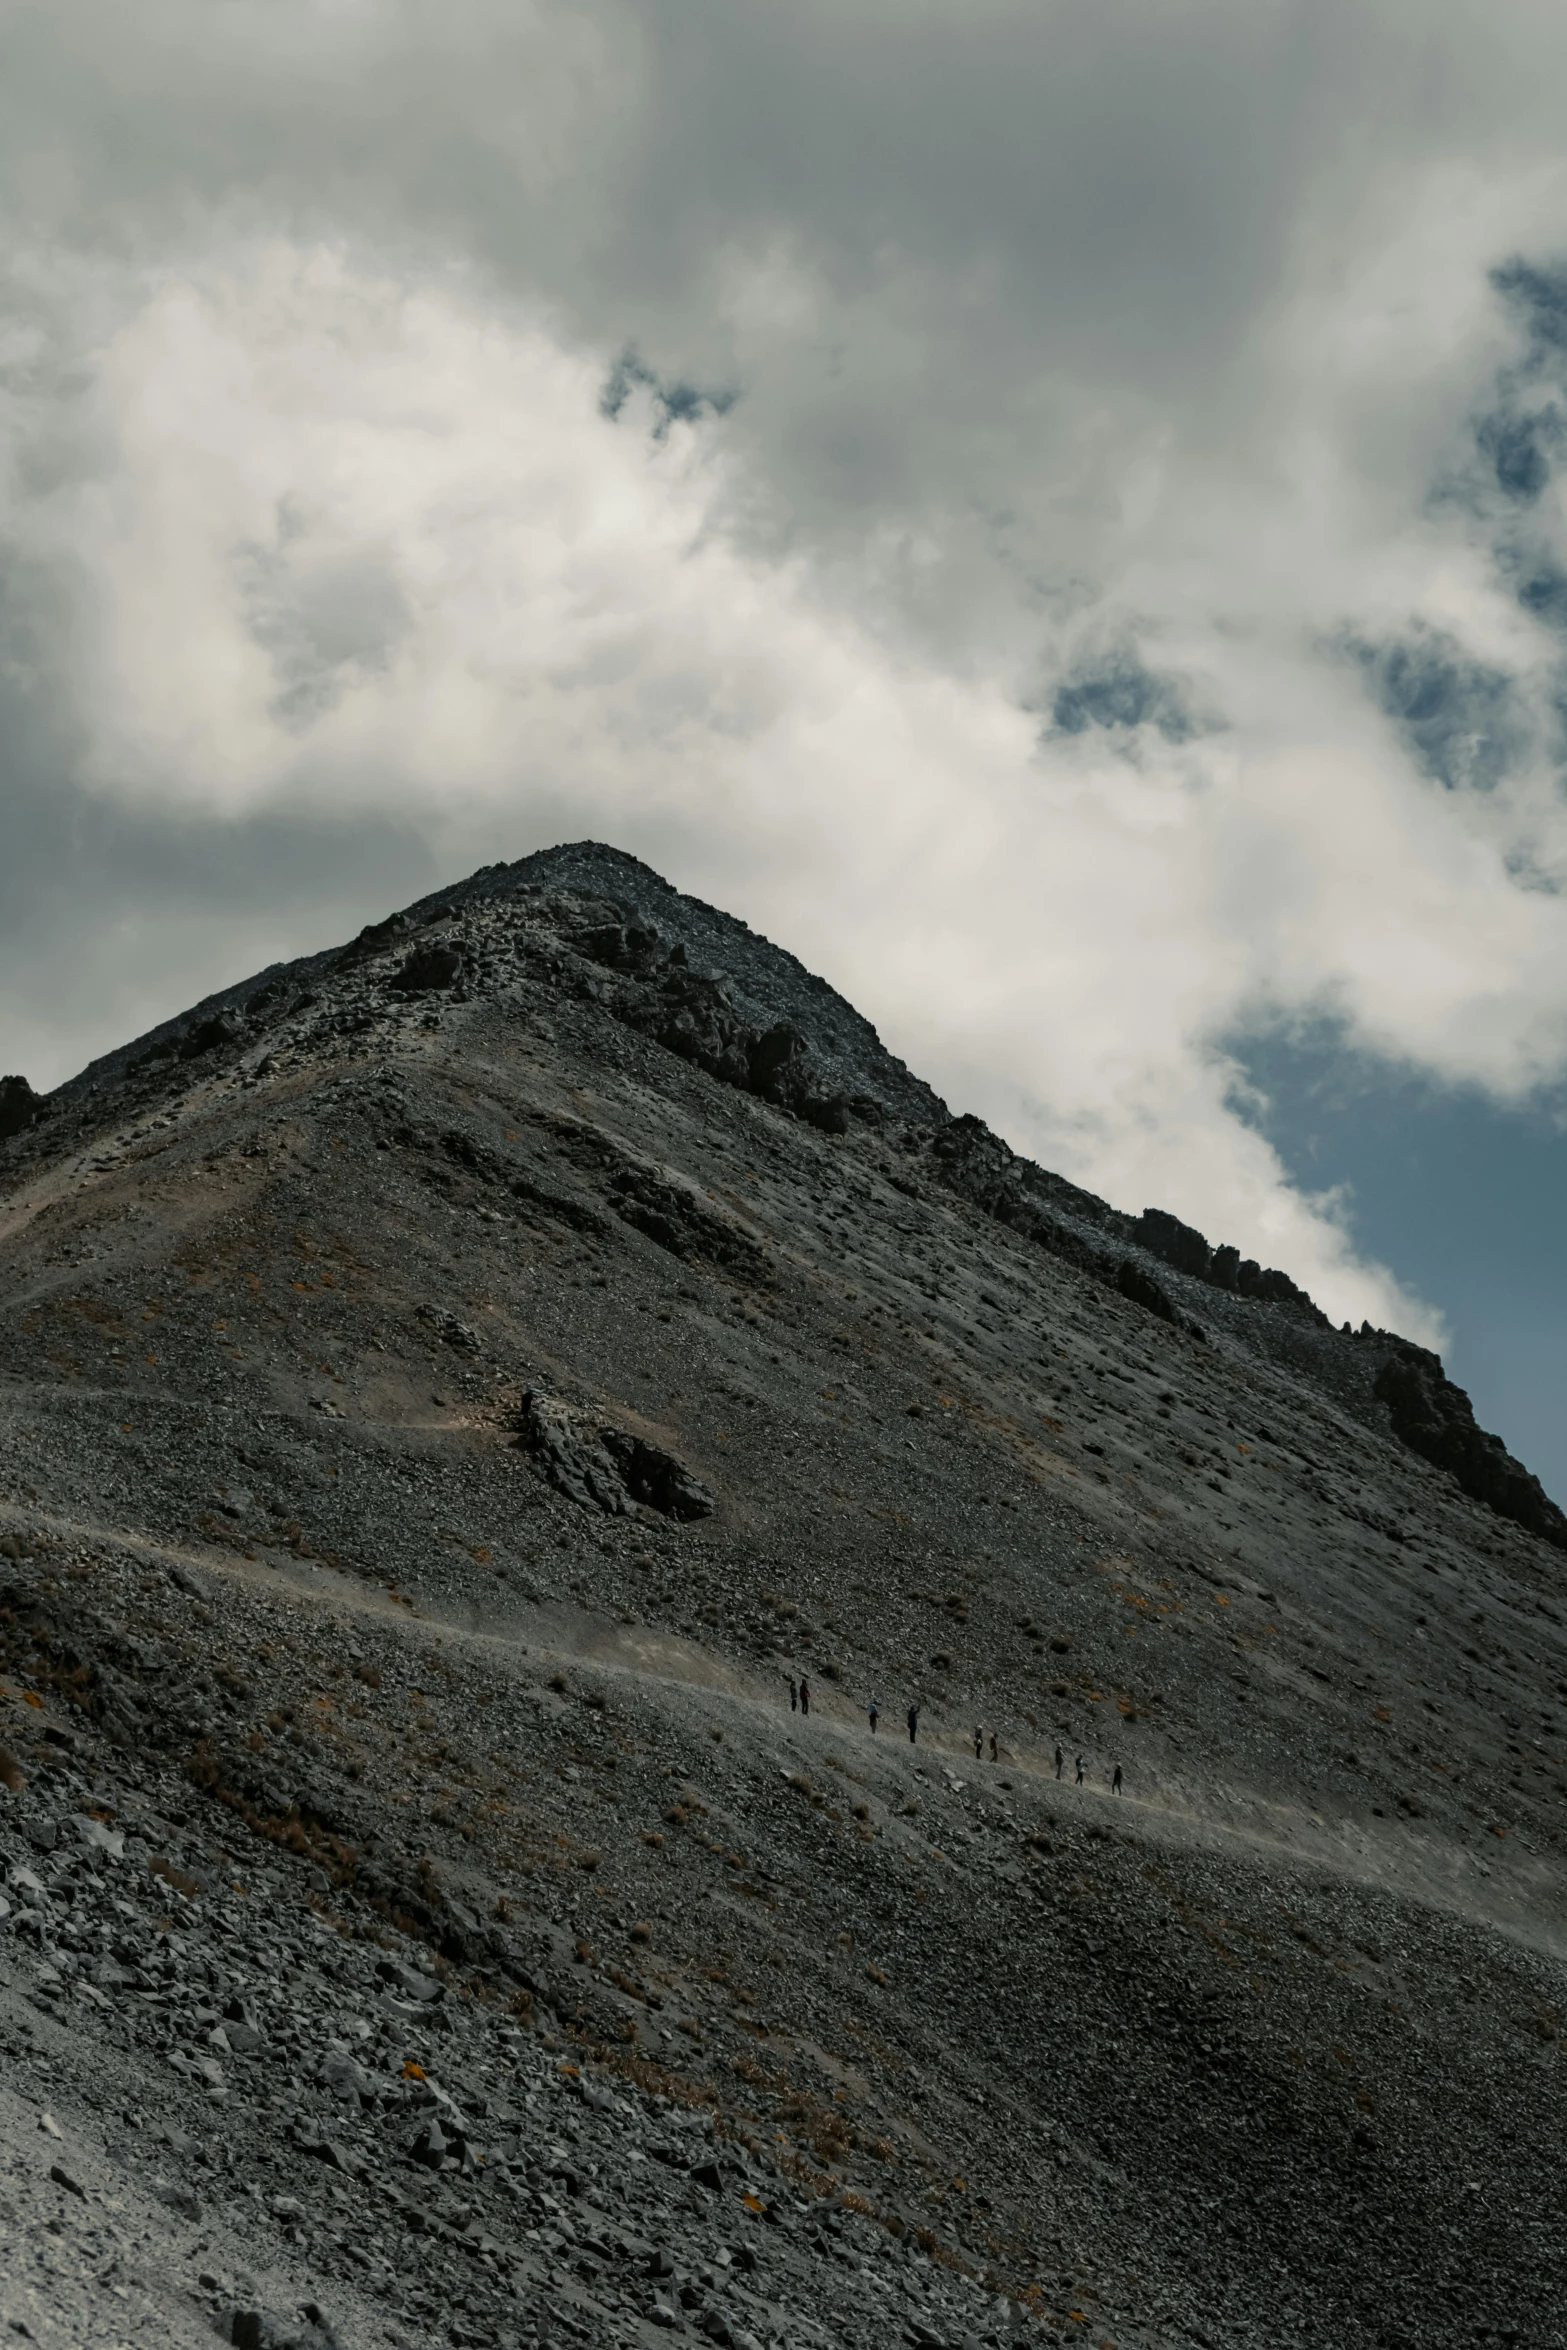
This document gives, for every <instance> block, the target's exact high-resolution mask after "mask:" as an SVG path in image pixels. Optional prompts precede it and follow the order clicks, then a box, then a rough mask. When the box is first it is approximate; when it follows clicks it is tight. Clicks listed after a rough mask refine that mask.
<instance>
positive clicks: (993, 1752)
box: [990, 1730, 1001, 1762]
mask: <svg viewBox="0 0 1567 2350" xmlns="http://www.w3.org/2000/svg"><path fill="white" fill-rule="evenodd" d="M990 1759H991V1761H992V1762H999V1761H1000V1760H1001V1757H1000V1755H999V1754H998V1753H997V1752H996V1733H995V1731H994V1730H992V1731H991V1733H990Z"/></svg>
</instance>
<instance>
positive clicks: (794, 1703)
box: [789, 1677, 800, 1714]
mask: <svg viewBox="0 0 1567 2350" xmlns="http://www.w3.org/2000/svg"><path fill="white" fill-rule="evenodd" d="M799 1710H800V1692H799V1689H798V1688H797V1687H796V1685H795V1682H794V1680H793V1678H792V1677H791V1679H790V1682H789V1711H790V1712H791V1713H792V1714H797V1713H798V1712H799Z"/></svg>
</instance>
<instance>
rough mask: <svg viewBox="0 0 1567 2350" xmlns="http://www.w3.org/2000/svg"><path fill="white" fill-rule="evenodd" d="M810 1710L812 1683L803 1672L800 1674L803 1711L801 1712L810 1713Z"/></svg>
mask: <svg viewBox="0 0 1567 2350" xmlns="http://www.w3.org/2000/svg"><path fill="white" fill-rule="evenodd" d="M810 1710H811V1684H810V1682H809V1681H807V1679H806V1678H805V1675H804V1674H803V1673H802V1674H801V1675H800V1711H801V1713H802V1714H808V1713H809V1712H810Z"/></svg>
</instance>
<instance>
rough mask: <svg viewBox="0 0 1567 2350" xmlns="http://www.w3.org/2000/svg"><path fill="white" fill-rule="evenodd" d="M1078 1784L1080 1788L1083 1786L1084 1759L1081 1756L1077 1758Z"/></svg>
mask: <svg viewBox="0 0 1567 2350" xmlns="http://www.w3.org/2000/svg"><path fill="white" fill-rule="evenodd" d="M1077 1784H1078V1785H1079V1787H1081V1785H1082V1784H1083V1758H1082V1756H1081V1755H1079V1756H1078V1758H1077Z"/></svg>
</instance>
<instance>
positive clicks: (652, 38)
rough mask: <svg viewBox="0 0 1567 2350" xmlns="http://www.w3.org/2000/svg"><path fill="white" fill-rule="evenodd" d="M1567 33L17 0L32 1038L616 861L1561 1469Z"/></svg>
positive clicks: (9, 243)
mask: <svg viewBox="0 0 1567 2350" xmlns="http://www.w3.org/2000/svg"><path fill="white" fill-rule="evenodd" d="M1564 74H1567V17H1564V16H1563V15H1562V12H1561V10H1560V9H1559V8H1554V7H1552V8H1548V7H1546V6H1544V5H1538V4H1536V0H1492V5H1491V6H1490V7H1488V8H1486V9H1484V10H1475V9H1473V8H1457V7H1453V6H1450V5H1448V4H1447V0H1355V5H1354V6H1346V5H1342V4H1341V0H1298V4H1285V0H1187V5H1185V6H1183V7H1182V8H1180V9H1172V8H1170V7H1168V6H1167V5H1164V4H1163V0H1095V4H1094V5H1093V6H1092V7H1088V6H1084V5H1082V4H1081V0H1072V4H1071V5H1065V4H1062V0H945V4H944V5H934V4H929V0H794V5H792V6H790V7H788V8H779V7H766V8H764V7H761V6H758V5H755V4H754V0H682V4H681V5H679V6H675V5H672V4H671V0H641V4H640V5H625V6H622V5H618V4H617V0H570V5H561V6H553V5H550V4H548V0H544V4H537V0H443V4H442V5H441V6H440V7H439V8H437V7H436V6H434V5H433V4H432V0H417V4H414V0H409V4H406V5H398V4H396V0H219V4H215V0H139V5H138V6H137V7H136V8H135V9H134V10H130V9H126V8H125V7H124V6H123V5H122V4H120V0H115V4H114V5H108V4H107V0H76V4H75V5H74V6H72V7H71V8H69V9H61V8H59V7H58V6H57V5H53V4H51V0H8V5H6V6H5V7H4V8H0V209H3V222H0V228H3V234H0V825H3V835H0V842H3V855H0V1067H4V1068H16V1069H20V1070H22V1071H24V1072H25V1073H26V1074H27V1075H28V1076H29V1077H30V1078H31V1079H32V1081H33V1083H34V1084H35V1085H39V1086H44V1085H48V1084H51V1083H54V1082H57V1081H58V1080H59V1079H60V1078H61V1077H63V1076H65V1075H67V1074H68V1073H69V1072H70V1071H71V1070H72V1069H74V1068H76V1067H78V1066H79V1065H80V1064H81V1063H82V1062H83V1061H84V1060H86V1059H87V1058H89V1057H90V1056H91V1055H92V1054H93V1053H94V1052H96V1051H99V1050H102V1049H103V1048H104V1047H106V1046H108V1045H110V1044H112V1043H115V1042H117V1041H119V1040H121V1039H122V1038H123V1037H124V1036H126V1035H127V1034H130V1033H134V1032H135V1031H137V1030H139V1029H141V1028H143V1027H145V1026H147V1025H148V1024H149V1023H150V1022H151V1021H152V1020H154V1019H156V1018H160V1017H163V1016H164V1015H166V1014H168V1013H170V1012H172V1011H174V1010H177V1009H178V1008H180V1007H181V1006H183V1005H184V1004H185V1003H186V1002H188V1001H190V1000H192V999H193V998H195V997H196V996H198V995H200V994H202V993H204V992H206V991H208V990H209V989H211V988H214V987H217V986H220V985H221V984H222V983H223V981H224V980H225V979H228V978H231V977H236V976H239V975H241V974H243V973H246V972H248V971H250V970H252V969H254V968H257V967H259V966H260V965H262V964H264V963H266V962H268V961H270V960H272V959H273V958H275V957H277V956H280V955H285V954H290V953H296V952H300V951H302V950H304V949H306V948H309V947H314V946H317V945H320V944H323V943H325V942H328V941H330V940H333V939H336V938H338V937H341V936H344V935H346V934H348V933H349V932H351V931H352V930H353V929H355V928H357V926H358V925H359V924H360V923H361V922H363V921H365V920H367V919H370V918H372V917H374V916H378V915H380V914H381V913H383V912H385V911H386V910H387V909H388V908H389V907H390V906H391V905H393V904H396V903H398V902H401V901H405V900H406V899H408V898H410V897H412V896H413V895H415V894H417V893H418V892H419V891H421V890H423V889H425V888H427V887H429V886H431V885H432V884H434V883H435V882H436V881H438V880H441V879H446V878H450V877H453V876H455V875H457V874H460V873H461V872H463V871H465V870H467V869H468V868H470V867H471V866H473V865H476V864H479V863H482V862H485V861H488V860H489V859H491V858H494V857H513V856H518V855H521V854H524V853H526V852H527V851H528V850H530V849H532V848H536V847H539V846H542V845H544V844H546V843H548V842H550V841H553V840H558V839H569V838H576V837H581V836H584V835H594V836H597V837H600V838H604V839H608V840H612V841H615V842H618V843H619V844H621V845H622V846H624V847H626V848H629V849H632V850H634V851H636V852H637V853H638V854H640V855H643V856H645V857H647V858H648V859H649V860H650V861H651V862H653V863H655V864H656V865H658V866H659V867H660V868H661V869H662V870H664V871H665V872H667V873H668V874H669V875H670V876H671V877H672V878H673V879H675V880H676V881H678V882H679V883H680V884H681V885H682V886H683V887H686V888H688V889H693V890H696V891H698V892H699V893H701V894H703V895H705V896H708V897H711V898H714V899H716V900H718V901H719V902H721V903H723V904H725V905H727V906H730V907H732V908H733V909H734V910H736V911H737V912H740V913H742V914H744V915H745V916H746V917H747V919H749V920H750V921H752V922H753V923H755V924H756V925H757V926H758V927H760V928H763V929H765V930H767V931H768V932H769V933H771V934H772V935H773V936H774V937H777V938H779V939H781V940H782V941H784V942H785V943H786V944H788V945H790V946H791V947H793V948H794V949H795V950H796V951H797V952H798V953H800V954H801V955H802V956H803V957H804V958H805V959H806V960H807V961H809V962H810V963H812V964H814V965H815V966H816V967H817V968H818V969H820V970H821V971H823V972H824V973H825V974H827V976H829V977H830V978H831V979H833V980H834V981H835V982H836V984H838V985H839V986H840V987H842V988H843V989H844V990H845V991H846V992H847V993H848V994H850V995H851V996H852V997H853V998H854V999H855V1000H856V1001H857V1002H858V1003H859V1004H860V1005H861V1006H862V1007H863V1008H864V1009H865V1010H866V1011H867V1012H869V1013H870V1015H871V1016H872V1017H873V1018H874V1019H876V1020H877V1022H878V1023H879V1025H880V1026H881V1028H882V1030H883V1033H884V1035H885V1036H886V1037H887V1038H888V1040H889V1042H891V1043H892V1044H894V1045H895V1047H896V1048H897V1049H898V1050H900V1051H901V1052H902V1053H904V1055H905V1056H906V1057H907V1058H908V1059H909V1060H911V1061H912V1062H914V1063H915V1064H916V1065H917V1066H918V1067H919V1068H920V1069H921V1070H922V1071H923V1072H925V1073H926V1074H928V1075H929V1076H931V1077H932V1078H933V1079H934V1080H935V1081H936V1082H937V1083H938V1084H939V1085H941V1086H942V1088H943V1089H944V1090H945V1091H946V1093H947V1094H948V1097H949V1098H950V1099H951V1100H952V1101H953V1103H954V1105H955V1106H957V1107H965V1108H975V1109H978V1110H979V1111H981V1112H982V1113H983V1114H984V1115H986V1116H988V1117H989V1118H991V1119H992V1121H993V1122H994V1123H996V1124H997V1125H998V1126H999V1127H1000V1128H1001V1129H1002V1130H1003V1131H1004V1132H1005V1133H1006V1134H1007V1135H1008V1136H1009V1138H1010V1139H1011V1140H1012V1141H1013V1142H1014V1143H1015V1144H1016V1145H1018V1146H1019V1147H1021V1148H1024V1149H1026V1150H1028V1151H1030V1152H1031V1153H1033V1154H1034V1155H1036V1156H1038V1157H1040V1158H1042V1159H1043V1160H1044V1161H1046V1163H1048V1164H1050V1165H1052V1166H1055V1167H1058V1168H1061V1169H1063V1170H1064V1171H1066V1172H1068V1173H1070V1174H1072V1175H1073V1176H1074V1177H1076V1178H1077V1179H1078V1180H1080V1181H1084V1182H1087V1183H1089V1184H1091V1185H1092V1186H1094V1187H1095V1188H1096V1189H1098V1190H1100V1191H1102V1192H1103V1193H1105V1194H1106V1195H1107V1196H1108V1197H1110V1198H1111V1199H1113V1200H1115V1201H1116V1202H1117V1203H1118V1204H1120V1205H1123V1206H1126V1207H1129V1208H1132V1209H1134V1210H1135V1209H1137V1208H1140V1207H1142V1206H1144V1205H1146V1204H1154V1203H1157V1204H1160V1205H1163V1206H1166V1207H1170V1208H1173V1209H1174V1210H1176V1211H1177V1212H1178V1213H1180V1214H1181V1215H1184V1216H1186V1217H1187V1218H1189V1219H1190V1220H1191V1221H1193V1222H1194V1223H1197V1224H1199V1225H1201V1226H1202V1227H1203V1229H1204V1230H1205V1231H1207V1232H1208V1234H1209V1235H1210V1237H1212V1238H1223V1239H1227V1240H1231V1241H1234V1242H1236V1243H1238V1244H1240V1245H1241V1246H1242V1247H1243V1248H1244V1249H1245V1250H1246V1251H1248V1252H1249V1253H1252V1254H1255V1255H1257V1256H1259V1257H1261V1258H1262V1259H1264V1261H1266V1262H1270V1263H1276V1264H1281V1265H1284V1266H1285V1267H1286V1268H1288V1270H1289V1271H1291V1272H1292V1273H1293V1274H1294V1275H1295V1276H1296V1277H1297V1278H1298V1279H1299V1280H1301V1281H1303V1282H1304V1283H1306V1285H1307V1286H1308V1287H1310V1288H1311V1289H1312V1291H1313V1292H1314V1293H1315V1294H1316V1295H1317V1296H1318V1298H1319V1299H1320V1300H1321V1301H1322V1302H1323V1304H1324V1305H1326V1306H1327V1307H1328V1308H1329V1309H1330V1310H1331V1311H1332V1312H1333V1313H1334V1315H1335V1316H1336V1317H1340V1318H1342V1317H1344V1316H1350V1317H1353V1318H1354V1319H1355V1320H1357V1321H1358V1320H1359V1319H1360V1318H1361V1317H1362V1316H1369V1317H1370V1318H1371V1319H1372V1320H1373V1321H1376V1322H1379V1323H1386V1324H1390V1325H1393V1326H1396V1327H1399V1328H1401V1329H1404V1330H1406V1331H1407V1332H1409V1333H1410V1334H1411V1335H1413V1336H1417V1337H1421V1338H1423V1339H1426V1340H1427V1341H1428V1342H1431V1343H1437V1344H1440V1345H1441V1346H1443V1348H1444V1349H1445V1350H1446V1352H1447V1354H1448V1356H1449V1359H1450V1361H1451V1362H1452V1363H1453V1365H1454V1367H1455V1370H1456V1372H1457V1374H1458V1375H1459V1376H1460V1377H1463V1378H1465V1379H1467V1380H1468V1381H1469V1383H1470V1384H1471V1385H1472V1387H1473V1390H1474V1393H1475V1396H1476V1400H1477V1403H1478V1404H1479V1406H1480V1408H1481V1411H1482V1415H1483V1416H1486V1417H1488V1418H1489V1419H1490V1421H1491V1423H1492V1424H1493V1425H1498V1426H1500V1427H1501V1429H1502V1431H1503V1433H1504V1434H1506V1435H1507V1436H1508V1438H1509V1440H1510V1441H1511V1442H1512V1443H1513V1444H1514V1445H1515V1447H1517V1448H1518V1449H1520V1450H1521V1451H1522V1452H1523V1453H1524V1455H1525V1457H1526V1458H1528V1459H1529V1460H1530V1461H1531V1463H1532V1464H1533V1465H1535V1466H1536V1467H1538V1468H1539V1469H1540V1471H1541V1473H1542V1474H1543V1475H1544V1476H1545V1477H1546V1479H1547V1482H1548V1483H1551V1484H1553V1485H1554V1488H1555V1490H1556V1491H1557V1493H1558V1494H1559V1495H1562V1496H1563V1497H1567V1410H1564V1409H1563V1406H1562V1403H1561V1401H1560V1400H1559V1399H1560V1398H1561V1396H1562V1394H1563V1389H1564V1374H1567V1247H1564V1245H1563V1240H1562V1231H1561V1222H1562V1218H1561V1207H1560V1203H1561V1201H1562V1198H1563V1192H1564V1183H1563V1177H1564V1175H1567V1143H1564V1141H1563V1139H1562V1135H1563V1113H1564V1106H1567V900H1564V896H1563V889H1564V884H1567V798H1564V777H1567V511H1564V504H1563V494H1564V487H1567V155H1564V152H1563V142H1562V136H1561V126H1560V102H1559V94H1560V90H1561V88H1562V86H1563V78H1564Z"/></svg>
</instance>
